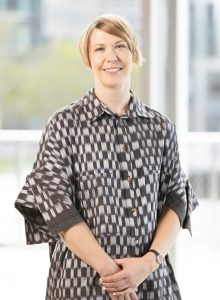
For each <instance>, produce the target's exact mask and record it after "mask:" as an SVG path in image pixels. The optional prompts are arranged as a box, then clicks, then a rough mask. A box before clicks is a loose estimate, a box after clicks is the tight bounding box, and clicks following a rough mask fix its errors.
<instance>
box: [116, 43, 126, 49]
mask: <svg viewBox="0 0 220 300" xmlns="http://www.w3.org/2000/svg"><path fill="white" fill-rule="evenodd" d="M116 48H119V49H120V48H127V44H117V45H116Z"/></svg>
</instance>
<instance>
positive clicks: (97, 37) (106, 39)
mask: <svg viewBox="0 0 220 300" xmlns="http://www.w3.org/2000/svg"><path fill="white" fill-rule="evenodd" d="M118 41H123V39H122V38H121V37H118V36H116V35H113V34H109V33H107V32H105V31H103V30H101V29H96V28H95V29H93V31H92V33H91V36H90V45H91V46H94V45H96V44H107V43H116V42H118Z"/></svg>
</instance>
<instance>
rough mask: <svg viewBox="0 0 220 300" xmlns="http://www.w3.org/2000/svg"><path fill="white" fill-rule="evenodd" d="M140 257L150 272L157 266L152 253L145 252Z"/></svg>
mask: <svg viewBox="0 0 220 300" xmlns="http://www.w3.org/2000/svg"><path fill="white" fill-rule="evenodd" d="M142 258H143V260H144V263H145V264H146V265H148V268H149V269H150V272H151V273H152V272H154V271H155V270H156V269H157V268H158V267H159V264H158V262H157V260H156V257H155V254H154V253H152V252H147V253H146V254H145V255H144V256H143V257H142Z"/></svg>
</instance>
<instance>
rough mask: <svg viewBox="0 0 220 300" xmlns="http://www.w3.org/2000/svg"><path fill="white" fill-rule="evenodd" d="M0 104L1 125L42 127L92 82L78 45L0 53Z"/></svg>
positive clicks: (135, 77)
mask: <svg viewBox="0 0 220 300" xmlns="http://www.w3.org/2000/svg"><path fill="white" fill-rule="evenodd" d="M0 65H1V70H0V82H1V85H0V104H1V111H2V115H0V117H3V118H2V122H1V123H2V127H3V128H17V129H22V128H33V129H41V128H42V127H44V125H45V123H46V121H47V119H48V118H49V116H50V115H51V114H52V113H53V112H54V111H55V110H57V109H60V108H61V107H63V106H66V105H68V104H69V103H71V102H73V101H75V100H77V99H79V98H80V97H81V96H82V95H83V94H84V93H85V92H86V91H87V90H88V89H90V88H91V87H92V86H93V85H94V83H93V76H92V73H91V71H90V70H89V69H87V68H86V67H85V66H84V65H83V63H82V60H81V57H80V53H79V50H78V46H76V45H73V44H70V43H68V42H57V43H54V44H49V45H47V46H44V47H43V48H41V49H37V50H33V52H32V53H31V54H30V55H29V56H28V57H26V58H25V59H20V60H12V59H8V58H6V57H1V56H0ZM133 74H134V75H133V80H132V88H133V89H134V91H135V92H136V91H138V90H139V88H138V83H139V75H140V71H139V68H136V67H135V68H134V72H133Z"/></svg>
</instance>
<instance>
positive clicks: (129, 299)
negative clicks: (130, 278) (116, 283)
mask: <svg viewBox="0 0 220 300" xmlns="http://www.w3.org/2000/svg"><path fill="white" fill-rule="evenodd" d="M124 300H132V299H131V297H130V295H125V296H124Z"/></svg>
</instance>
